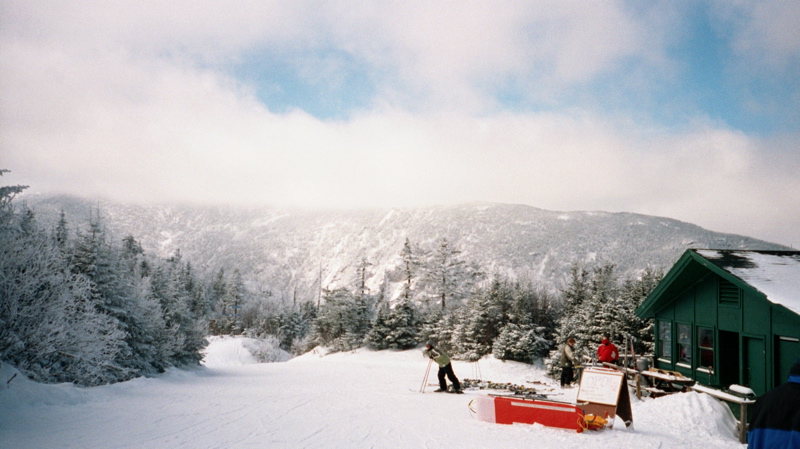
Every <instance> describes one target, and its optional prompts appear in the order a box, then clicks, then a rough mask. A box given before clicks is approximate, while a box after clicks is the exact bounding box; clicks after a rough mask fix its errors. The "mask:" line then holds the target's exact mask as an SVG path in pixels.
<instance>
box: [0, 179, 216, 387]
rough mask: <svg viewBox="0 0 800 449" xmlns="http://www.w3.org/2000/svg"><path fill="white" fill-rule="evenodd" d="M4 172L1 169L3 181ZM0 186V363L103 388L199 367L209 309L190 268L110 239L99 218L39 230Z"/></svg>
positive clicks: (38, 376)
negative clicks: (175, 369) (81, 224)
mask: <svg viewBox="0 0 800 449" xmlns="http://www.w3.org/2000/svg"><path fill="white" fill-rule="evenodd" d="M3 172H5V170H0V175H1V174H2V173H3ZM24 189H25V187H24V186H5V187H0V360H2V361H4V362H8V363H12V364H14V365H15V366H16V367H17V368H19V369H20V370H21V371H23V372H24V373H25V374H26V375H28V376H29V377H31V378H33V379H35V380H39V381H43V382H74V383H77V384H80V385H101V384H106V383H112V382H118V381H122V380H127V379H131V378H134V377H138V376H142V375H148V374H152V373H157V372H162V371H164V370H165V369H167V368H169V367H171V366H177V365H185V364H192V363H195V364H196V363H197V362H198V361H199V360H200V359H201V353H200V351H201V349H202V348H203V347H204V345H205V336H206V334H207V326H206V323H207V316H208V307H209V305H208V304H207V303H206V302H205V301H204V298H205V295H204V294H203V291H202V290H203V289H202V285H201V284H200V283H199V282H198V281H197V278H196V277H195V274H194V273H193V270H192V267H191V264H189V263H187V262H184V261H183V260H181V256H180V254H179V253H178V254H175V255H174V256H173V257H170V258H169V259H166V260H161V259H157V258H154V257H150V256H147V255H145V254H144V251H143V250H142V247H141V245H140V244H139V243H138V242H137V241H136V240H135V239H134V238H133V237H132V236H128V237H125V238H124V239H123V240H122V241H121V242H120V243H119V244H115V243H113V242H111V241H109V237H108V233H107V231H106V230H105V229H104V227H103V226H102V221H101V220H100V217H99V215H98V216H93V217H92V219H91V220H90V222H89V223H88V224H87V225H85V226H84V227H83V228H81V229H78V230H77V231H76V232H70V231H69V228H68V227H69V224H68V223H67V221H66V219H65V217H64V214H63V212H62V214H61V217H60V220H59V221H58V223H57V224H56V225H55V227H53V228H52V229H44V228H42V227H40V225H39V224H38V222H37V219H36V215H35V213H34V212H33V211H32V210H31V209H29V208H28V207H27V206H26V205H24V204H23V205H22V207H21V208H19V209H17V208H16V207H15V206H14V205H13V204H12V200H13V198H14V197H15V196H16V195H17V194H18V193H20V192H22V191H23V190H24Z"/></svg>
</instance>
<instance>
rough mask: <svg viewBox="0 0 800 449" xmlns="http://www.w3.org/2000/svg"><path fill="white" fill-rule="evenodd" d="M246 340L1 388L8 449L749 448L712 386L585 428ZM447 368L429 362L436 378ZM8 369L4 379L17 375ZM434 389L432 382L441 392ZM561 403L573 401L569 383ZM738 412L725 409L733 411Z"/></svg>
mask: <svg viewBox="0 0 800 449" xmlns="http://www.w3.org/2000/svg"><path fill="white" fill-rule="evenodd" d="M235 340H236V339H217V340H214V341H212V345H211V347H210V349H209V351H210V353H209V357H207V361H208V362H207V363H208V365H207V366H205V367H201V368H197V369H191V370H170V371H168V372H167V373H165V374H163V375H161V376H159V377H157V378H151V379H135V380H132V381H129V382H124V383H120V384H116V385H108V386H102V387H95V388H88V389H82V388H77V387H74V386H71V385H40V384H36V383H34V382H30V381H27V380H26V379H15V380H14V381H13V382H12V383H11V385H10V387H8V388H6V387H5V386H0V448H9V449H26V448H36V449H41V448H56V447H58V448H81V449H123V448H147V449H157V448H170V449H175V448H186V449H188V448H192V449H198V448H271V449H272V448H275V449H278V448H292V449H296V448H345V447H346V448H429V449H447V448H458V449H466V448H491V449H504V448H530V447H536V448H537V449H539V448H542V449H548V448H554V449H555V448H558V449H564V448H567V449H568V448H587V447H614V448H636V449H639V448H653V449H655V448H695V447H703V448H704V449H715V448H720V449H726V448H739V449H742V448H743V447H744V446H743V445H741V444H739V443H738V441H737V439H736V436H735V423H734V422H733V418H732V416H730V415H729V412H727V410H726V409H725V408H724V406H722V405H721V404H720V403H719V402H717V401H716V400H714V399H712V398H710V397H709V396H707V395H700V394H697V393H686V394H680V395H674V396H670V397H666V398H661V399H657V400H652V399H647V400H644V401H638V400H636V399H635V398H633V399H632V401H633V412H634V429H626V428H625V427H624V425H620V426H619V427H621V428H619V427H614V428H612V429H606V430H603V431H599V432H584V433H581V434H578V433H576V432H571V431H566V430H561V429H553V428H547V427H543V426H540V425H532V426H531V425H522V424H517V425H512V426H507V425H500V424H492V423H486V422H482V421H478V420H477V419H476V418H475V417H473V416H472V415H471V413H470V411H469V408H468V404H469V402H470V400H471V399H473V398H474V397H475V395H477V394H484V393H483V392H478V391H468V392H467V394H464V395H450V394H435V393H425V394H421V393H419V392H418V391H417V390H418V389H419V386H420V381H421V380H422V377H423V375H424V374H425V368H426V366H427V362H426V360H425V359H424V358H423V357H422V356H421V354H420V351H418V350H412V351H380V352H373V351H368V350H359V351H355V352H348V353H339V354H330V355H326V356H324V357H321V356H320V355H318V354H314V353H310V354H306V355H304V356H301V357H297V358H295V359H293V360H291V361H289V362H285V363H271V364H258V363H253V361H252V357H251V356H250V354H249V353H247V351H242V350H241V345H238V344H237V343H236V342H235ZM478 363H479V364H478V365H474V364H469V363H465V362H455V363H454V368H455V372H456V374H457V375H458V376H459V377H460V378H465V377H470V374H471V373H475V372H477V369H478V368H480V372H482V374H483V378H484V379H489V380H493V381H498V382H512V383H517V384H524V383H525V381H528V380H542V381H546V382H552V381H551V380H549V379H547V378H546V377H545V376H544V374H543V371H542V369H541V368H537V367H531V366H528V365H524V364H518V363H514V362H505V363H504V362H500V361H497V360H495V359H493V358H487V359H483V360H481V361H480V362H478ZM435 370H436V367H435V366H434V367H432V368H431V377H433V379H434V382H435V376H436V371H435ZM10 372H11V371H10V368H9V367H8V366H7V365H3V368H2V370H0V374H2V377H0V379H2V380H3V383H4V382H5V380H7V379H8V378H9V377H10V374H9V375H8V376H7V374H8V373H10ZM434 388H435V387H427V390H428V391H432V390H433V389H434ZM563 393H564V394H563V396H557V398H558V399H559V400H566V401H569V400H574V398H575V394H576V393H577V390H576V389H574V388H573V389H567V390H565V391H564V392H563ZM726 413H728V414H726Z"/></svg>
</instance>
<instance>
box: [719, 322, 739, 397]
mask: <svg viewBox="0 0 800 449" xmlns="http://www.w3.org/2000/svg"><path fill="white" fill-rule="evenodd" d="M718 352H719V356H718V357H719V362H718V363H717V366H719V371H718V377H717V379H719V384H720V386H722V387H727V386H729V385H731V384H738V383H742V381H741V380H740V379H739V366H740V363H739V334H738V333H736V332H728V331H719V346H718Z"/></svg>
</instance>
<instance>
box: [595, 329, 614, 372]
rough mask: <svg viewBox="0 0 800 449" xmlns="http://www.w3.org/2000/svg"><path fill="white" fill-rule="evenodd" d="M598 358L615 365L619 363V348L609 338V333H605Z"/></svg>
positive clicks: (598, 351)
mask: <svg viewBox="0 0 800 449" xmlns="http://www.w3.org/2000/svg"><path fill="white" fill-rule="evenodd" d="M597 360H599V361H600V362H606V363H613V364H615V365H618V364H619V350H617V347H616V346H614V343H611V341H610V340H609V339H608V335H603V342H602V343H600V346H599V347H598V348H597Z"/></svg>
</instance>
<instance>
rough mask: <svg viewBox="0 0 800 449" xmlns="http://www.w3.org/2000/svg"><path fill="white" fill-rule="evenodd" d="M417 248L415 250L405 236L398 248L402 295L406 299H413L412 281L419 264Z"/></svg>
mask: <svg viewBox="0 0 800 449" xmlns="http://www.w3.org/2000/svg"><path fill="white" fill-rule="evenodd" d="M419 252H420V251H419V249H417V250H415V249H414V248H413V247H412V245H411V241H410V240H409V239H408V237H406V241H405V243H403V248H402V249H401V250H400V253H399V255H400V264H401V267H400V268H401V270H402V276H403V277H402V279H403V291H402V297H403V298H404V299H405V300H406V301H411V300H412V299H413V296H414V294H413V291H412V283H413V281H414V280H415V279H416V273H417V270H418V269H419V267H420V265H421V261H420V257H419Z"/></svg>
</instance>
